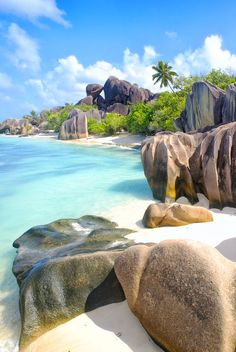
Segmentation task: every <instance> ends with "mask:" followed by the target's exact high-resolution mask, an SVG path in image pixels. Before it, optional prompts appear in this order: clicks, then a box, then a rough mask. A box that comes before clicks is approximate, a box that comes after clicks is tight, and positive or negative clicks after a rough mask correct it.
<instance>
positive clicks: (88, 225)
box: [13, 216, 133, 348]
mask: <svg viewBox="0 0 236 352" xmlns="http://www.w3.org/2000/svg"><path fill="white" fill-rule="evenodd" d="M131 232H133V231H132V230H129V229H121V228H117V224H115V223H113V222H110V221H108V220H106V219H104V218H101V217H96V216H83V217H81V218H79V219H64V220H58V221H55V222H52V223H50V224H48V225H42V226H36V227H33V228H31V229H30V230H28V231H27V232H26V233H24V234H23V235H22V236H21V237H20V238H18V239H17V240H16V241H15V242H14V244H13V246H14V247H15V248H17V255H16V258H15V260H14V264H13V273H14V275H15V276H16V278H17V282H18V284H19V287H20V312H21V321H22V330H21V341H20V347H21V348H23V347H26V346H27V345H28V344H29V343H31V342H32V341H33V340H34V339H36V338H37V337H38V336H40V335H41V334H42V333H44V332H46V331H47V330H50V329H52V328H53V327H55V326H57V325H59V324H61V322H65V321H67V320H70V319H72V318H74V317H76V316H78V315H79V314H82V313H84V312H87V311H90V310H93V309H95V308H98V307H101V306H103V305H106V304H110V303H115V302H120V301H122V300H124V294H123V290H122V288H121V286H120V283H119V282H118V280H117V278H116V275H115V273H114V270H113V265H114V260H115V259H116V258H117V257H118V255H120V251H122V250H123V249H125V248H127V247H129V246H130V245H132V244H133V242H132V241H130V240H128V239H126V238H125V236H126V235H128V234H129V233H131Z"/></svg>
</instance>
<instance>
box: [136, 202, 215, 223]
mask: <svg viewBox="0 0 236 352" xmlns="http://www.w3.org/2000/svg"><path fill="white" fill-rule="evenodd" d="M209 221H213V216H212V214H211V212H210V211H209V210H207V209H205V208H202V207H196V206H195V207H194V206H192V205H187V204H178V203H172V204H166V203H162V204H151V205H149V206H148V208H147V209H146V211H145V213H144V216H143V225H144V226H145V227H149V228H154V227H161V226H182V225H187V224H192V223H197V222H209Z"/></svg>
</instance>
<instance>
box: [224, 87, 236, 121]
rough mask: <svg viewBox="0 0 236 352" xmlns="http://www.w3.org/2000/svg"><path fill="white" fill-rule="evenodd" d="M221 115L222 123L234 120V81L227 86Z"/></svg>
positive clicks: (235, 117) (235, 91) (235, 106)
mask: <svg viewBox="0 0 236 352" xmlns="http://www.w3.org/2000/svg"><path fill="white" fill-rule="evenodd" d="M222 115H223V116H222V122H223V123H228V122H231V121H236V83H234V84H230V85H229V86H228V87H227V91H226V96H225V100H224V105H223V111H222Z"/></svg>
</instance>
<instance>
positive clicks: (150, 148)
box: [141, 132, 202, 202]
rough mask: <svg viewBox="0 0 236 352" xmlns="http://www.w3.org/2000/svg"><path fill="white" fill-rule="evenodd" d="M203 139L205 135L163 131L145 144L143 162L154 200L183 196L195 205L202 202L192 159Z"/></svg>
mask: <svg viewBox="0 0 236 352" xmlns="http://www.w3.org/2000/svg"><path fill="white" fill-rule="evenodd" d="M201 139H202V134H197V135H189V134H185V133H181V132H177V133H172V132H159V133H158V134H157V135H156V136H154V137H151V138H148V139H146V140H145V141H144V142H143V145H142V151H141V155H142V162H143V167H144V172H145V176H146V177H147V180H148V183H149V185H150V187H151V189H152V192H153V196H154V198H156V199H159V200H161V201H162V202H165V199H166V197H169V198H171V199H177V198H179V197H181V196H186V197H187V198H189V199H190V200H191V202H194V201H197V200H198V198H197V194H196V191H195V189H194V185H193V181H192V177H191V174H190V170H189V159H190V157H191V156H192V155H193V153H194V151H195V150H196V148H197V146H198V145H199V140H201Z"/></svg>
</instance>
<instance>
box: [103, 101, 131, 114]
mask: <svg viewBox="0 0 236 352" xmlns="http://www.w3.org/2000/svg"><path fill="white" fill-rule="evenodd" d="M107 112H113V113H115V114H119V115H128V113H129V106H128V105H124V104H121V103H115V104H113V105H110V106H108V108H107Z"/></svg>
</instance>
